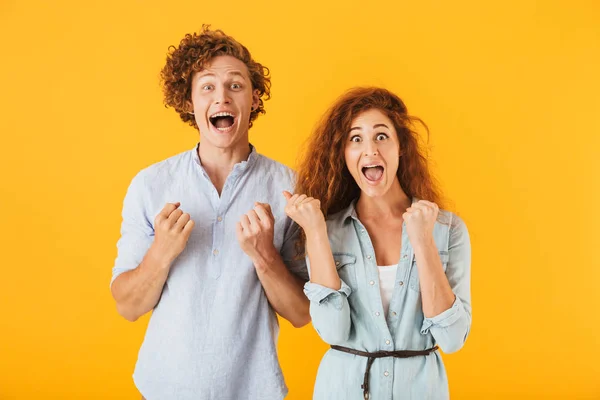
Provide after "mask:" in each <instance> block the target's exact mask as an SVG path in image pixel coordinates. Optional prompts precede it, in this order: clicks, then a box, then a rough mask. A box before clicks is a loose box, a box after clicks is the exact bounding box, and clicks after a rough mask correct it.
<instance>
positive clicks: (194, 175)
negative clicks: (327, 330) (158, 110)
mask: <svg viewBox="0 0 600 400" xmlns="http://www.w3.org/2000/svg"><path fill="white" fill-rule="evenodd" d="M268 74H269V72H268V69H267V68H265V67H263V66H262V65H261V64H259V63H257V62H255V61H254V60H253V59H252V57H251V55H250V53H249V52H248V50H247V49H246V48H245V47H244V46H242V45H241V44H240V43H238V42H237V41H235V40H234V39H233V38H231V37H230V36H227V35H225V34H224V33H223V32H222V31H219V30H214V31H213V30H210V29H209V27H208V26H204V27H203V30H202V31H201V32H200V33H199V34H193V35H189V34H188V35H186V36H185V38H184V39H183V40H182V41H181V42H180V44H179V46H178V47H177V48H175V47H171V48H170V52H169V55H168V57H167V63H166V65H165V67H164V68H163V70H162V73H161V76H162V80H163V87H164V99H165V100H164V101H165V104H166V105H167V106H170V107H173V108H174V109H175V110H176V111H177V112H178V113H179V115H180V117H181V119H182V120H183V121H184V122H188V123H189V124H190V125H192V126H194V127H195V128H197V129H198V130H199V133H200V144H199V145H198V146H196V147H195V148H194V149H193V150H190V151H187V152H184V153H181V154H179V155H176V156H174V157H171V158H169V159H167V160H165V161H162V162H159V163H157V164H155V165H152V166H150V167H148V168H146V169H144V170H142V171H141V172H140V173H139V174H138V175H137V176H136V177H135V178H134V179H133V181H132V182H131V185H130V187H129V189H128V192H127V195H126V197H125V201H124V205H123V223H122V227H121V238H120V239H119V242H118V244H117V247H118V256H117V259H116V261H115V266H114V268H113V278H112V281H111V291H112V295H113V297H114V299H115V300H116V303H117V309H118V311H119V313H120V314H121V315H122V316H123V317H125V318H126V319H127V320H130V321H135V320H136V319H137V318H139V317H140V316H142V315H143V314H145V313H147V312H148V311H150V310H153V313H152V317H151V319H150V322H149V325H148V329H147V332H146V336H145V339H144V342H143V344H142V347H141V349H140V352H139V356H138V361H137V364H136V368H135V372H134V375H133V378H134V382H135V384H136V386H137V388H138V389H139V390H140V392H141V393H142V395H143V396H144V397H145V398H146V399H148V400H165V399H181V400H187V399H189V400H192V399H193V400H200V399H207V400H208V399H231V400H236V399H269V400H271V399H282V398H283V397H285V395H286V394H287V388H286V387H285V383H284V381H283V376H282V373H281V369H280V367H279V362H278V359H277V351H276V340H277V331H278V325H277V318H276V315H275V313H274V312H273V310H274V311H276V312H277V313H279V315H281V316H282V317H284V318H286V319H287V320H289V321H290V322H291V323H292V324H293V325H294V326H296V327H300V326H303V325H305V324H307V323H308V322H309V320H310V316H309V313H308V300H307V299H306V297H305V295H304V293H303V292H302V287H303V283H304V281H306V280H308V274H307V271H306V265H305V263H304V261H298V260H296V257H295V256H296V254H297V251H296V243H297V238H298V234H299V233H298V226H297V225H295V224H293V223H292V222H291V220H290V219H288V218H287V217H286V216H285V213H284V207H285V205H286V200H285V197H284V196H283V194H282V192H283V191H284V190H291V189H292V188H293V185H294V182H293V174H292V172H291V171H290V170H289V169H288V168H287V167H285V166H283V165H281V164H279V163H277V162H275V161H273V160H270V159H268V158H266V157H264V156H261V155H260V154H258V153H257V152H256V150H255V149H254V147H253V146H252V145H250V143H249V140H248V129H249V128H250V127H251V126H252V121H253V120H254V119H255V118H256V117H257V116H258V115H259V114H261V113H264V108H263V99H262V98H263V97H266V99H268V98H269V95H270V78H269V76H268Z"/></svg>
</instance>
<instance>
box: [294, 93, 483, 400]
mask: <svg viewBox="0 0 600 400" xmlns="http://www.w3.org/2000/svg"><path fill="white" fill-rule="evenodd" d="M415 121H418V122H420V120H418V119H416V118H413V117H411V116H409V115H408V114H407V110H406V107H405V105H404V103H403V102H402V100H400V98H398V97H397V96H396V95H394V94H392V93H390V92H389V91H387V90H384V89H379V88H357V89H354V90H351V91H350V92H348V93H347V94H346V95H344V96H343V97H341V98H340V99H339V100H338V101H337V102H336V103H335V104H334V105H333V107H332V108H331V109H330V110H329V112H328V113H327V114H326V115H325V117H324V119H323V121H322V122H321V124H320V125H319V126H318V128H317V130H316V132H315V133H314V135H313V136H312V138H311V140H310V142H309V148H308V152H307V154H306V158H305V160H304V161H303V163H302V164H301V166H300V168H299V171H298V177H299V179H298V183H297V187H296V190H295V192H296V194H295V195H293V196H292V195H291V194H290V193H285V195H286V197H287V198H288V203H287V206H286V213H287V214H288V215H289V217H290V218H292V219H293V220H294V221H296V223H298V225H300V226H301V227H302V228H303V231H304V242H305V243H303V244H304V245H305V246H306V253H307V262H308V264H309V266H310V272H311V278H310V282H308V283H307V284H306V286H305V290H304V291H305V293H306V296H307V297H308V298H309V300H310V313H311V316H312V320H313V325H314V327H315V328H316V330H317V332H318V334H319V335H320V337H321V338H322V339H323V340H324V341H325V342H327V343H328V344H330V345H331V347H332V348H331V350H329V351H328V352H327V353H326V354H325V356H324V357H323V360H322V361H321V365H320V367H319V372H318V375H317V381H316V384H315V389H314V399H323V400H335V399H339V400H352V399H362V398H364V399H367V398H369V399H375V400H377V399H418V400H423V399H447V398H448V397H449V394H448V383H447V377H446V372H445V369H444V365H443V362H442V358H441V356H440V354H439V351H438V347H439V348H440V349H441V350H442V351H444V352H445V353H451V352H454V351H457V350H459V349H460V348H461V347H462V346H463V344H464V342H465V340H466V338H467V335H468V333H469V328H470V326H471V297H470V258H471V256H470V253H471V250H470V242H469V235H468V232H467V228H466V227H465V225H464V223H463V222H462V221H461V220H460V219H459V218H458V217H457V216H456V215H453V214H452V213H450V212H448V211H442V210H440V209H439V208H438V206H437V204H439V202H440V196H439V194H438V191H437V189H436V188H435V185H434V182H433V180H432V177H431V176H430V174H429V172H428V167H427V162H426V158H425V157H424V155H423V154H422V152H421V151H420V149H419V145H418V137H417V134H416V132H415V131H414V130H413V129H412V126H413V123H414V122H415Z"/></svg>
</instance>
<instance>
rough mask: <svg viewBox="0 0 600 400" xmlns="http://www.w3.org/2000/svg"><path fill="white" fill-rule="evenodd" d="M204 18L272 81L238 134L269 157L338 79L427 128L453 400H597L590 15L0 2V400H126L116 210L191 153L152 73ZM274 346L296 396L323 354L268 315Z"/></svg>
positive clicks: (500, 5)
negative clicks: (458, 305)
mask: <svg viewBox="0 0 600 400" xmlns="http://www.w3.org/2000/svg"><path fill="white" fill-rule="evenodd" d="M88 3H93V4H88ZM536 3H537V4H536ZM202 23H211V24H213V27H217V28H221V29H223V30H225V32H226V33H228V34H231V35H232V36H234V37H236V38H237V39H239V40H240V41H241V42H242V43H244V44H245V45H246V46H247V47H248V48H249V49H250V50H251V52H252V53H253V55H254V57H255V58H256V59H258V60H259V61H260V62H262V63H264V64H265V65H267V66H268V67H269V68H271V70H272V77H273V98H272V100H271V101H269V102H267V103H266V107H267V114H266V115H265V116H261V117H260V118H259V119H258V120H257V122H256V124H255V127H254V128H253V129H252V130H251V141H252V142H253V143H254V144H255V145H256V146H257V148H258V150H259V151H260V152H262V153H263V154H265V155H267V156H270V157H272V158H275V159H277V160H279V161H281V162H283V163H285V164H287V165H290V166H293V165H294V164H295V160H296V154H297V149H298V146H299V145H300V144H301V143H303V141H304V140H305V138H306V137H307V135H308V134H309V132H310V131H311V128H312V127H313V126H314V124H315V122H316V120H317V118H318V117H319V116H320V115H321V114H322V112H323V111H324V110H325V108H326V107H327V106H328V105H329V104H330V103H331V102H332V101H333V100H334V99H335V98H336V97H337V96H338V95H339V94H341V92H342V91H343V90H345V89H347V88H349V87H351V86H354V85H367V84H368V85H381V86H385V87H387V88H389V89H391V90H393V91H395V92H396V93H398V94H399V95H400V96H401V97H402V98H403V99H404V100H405V101H406V103H407V105H408V107H409V111H411V112H412V113H414V114H416V115H418V116H420V117H421V118H423V119H424V120H425V121H426V122H427V123H428V124H429V127H430V129H431V142H430V144H431V157H432V162H433V163H434V165H435V171H436V172H437V175H438V177H439V179H440V180H441V182H442V184H443V189H444V191H445V193H446V194H447V196H448V197H449V198H451V199H452V200H453V209H454V210H456V211H458V213H459V214H460V215H461V216H462V217H463V219H464V220H465V221H466V223H467V225H468V227H469V229H470V232H471V239H472V245H473V275H472V283H473V309H474V312H473V327H472V331H471V336H470V338H469V340H468V342H467V344H466V347H465V348H464V349H463V350H462V351H460V352H459V353H457V354H453V355H448V356H445V357H444V359H445V361H446V365H447V369H448V374H449V379H450V388H451V393H452V398H454V399H508V398H510V399H516V398H519V399H521V398H522V399H532V398H536V399H538V398H540V399H546V398H551V399H599V398H600V368H599V363H600V346H599V345H600V340H599V339H598V338H599V337H600V334H599V330H600V311H599V310H600V294H599V289H598V284H599V282H600V262H599V261H600V251H599V246H598V239H599V233H598V232H599V227H600V212H599V206H600V190H599V183H598V182H599V180H598V178H599V176H598V175H599V172H600V162H599V161H598V159H599V158H600V146H599V144H600V143H599V142H600V140H599V136H600V129H599V128H600V118H599V112H600V95H599V93H600V78H599V71H600V3H598V2H597V1H594V0H590V1H576V0H574V1H562V2H559V1H538V2H533V1H519V0H508V1H502V2H489V3H488V2H483V1H475V0H474V1H459V2H449V1H410V2H409V1H388V2H387V3H383V2H376V1H367V2H364V1H360V2H355V3H354V2H348V1H341V0H338V1H334V2H333V1H332V2H328V1H312V0H311V1H302V2H284V1H279V2H273V3H268V2H264V1H216V0H213V1H202V2H200V1H178V2H175V1H173V2H167V1H160V2H159V1H141V0H119V1H117V0H107V1H102V2H86V1H77V2H75V1H73V2H66V1H38V2H28V1H16V0H14V1H11V0H8V1H7V0H1V1H0V45H1V51H2V56H1V62H0V79H1V87H0V93H1V95H0V106H1V111H0V113H1V117H0V132H1V135H2V136H1V140H2V142H1V146H0V171H1V174H2V178H1V180H0V182H1V192H0V210H1V213H2V216H1V217H0V220H1V221H2V222H1V229H0V246H1V253H0V254H1V260H2V261H1V265H2V269H1V275H0V282H1V284H2V288H1V289H0V399H2V400H4V399H42V398H43V399H137V398H138V394H137V392H136V390H135V387H134V386H133V383H132V379H131V374H132V371H133V367H134V364H135V361H136V356H137V352H138V349H139V346H140V344H141V341H142V338H143V335H144V332H145V328H146V323H147V320H148V318H147V316H146V317H144V318H142V319H141V320H140V321H138V322H137V323H135V324H131V323H128V322H126V321H125V320H124V319H122V318H121V317H119V316H118V315H117V312H116V310H115V307H114V303H113V300H112V298H111V296H110V291H109V287H108V284H109V280H110V276H111V267H112V264H113V261H114V257H115V254H116V247H115V244H116V241H117V239H118V236H119V225H120V211H121V205H122V201H123V197H124V194H125V190H126V188H127V186H128V184H129V182H130V180H131V178H132V177H133V176H134V175H135V174H136V172H138V171H139V170H140V169H142V168H143V167H145V166H147V165H149V164H151V163H154V162H157V161H160V160H162V159H164V158H166V157H168V156H171V155H174V154H176V153H179V152H181V151H184V150H187V149H189V148H191V147H192V146H193V145H194V144H195V142H196V141H197V133H196V132H195V131H194V130H193V129H192V128H190V127H187V126H186V125H184V124H183V123H181V122H180V121H179V119H178V116H177V115H176V114H175V113H174V112H173V111H172V110H169V109H165V108H164V107H163V106H162V99H161V93H160V88H159V85H158V73H159V71H160V69H161V67H162V65H163V62H164V59H165V54H166V51H167V47H168V46H169V45H171V44H176V43H178V41H179V39H180V38H181V37H182V36H183V35H184V34H185V33H187V32H192V31H194V30H198V29H199V28H200V26H201V24H202ZM279 348H280V356H281V363H282V365H283V369H284V373H285V376H286V381H287V383H288V386H289V388H290V395H289V397H288V399H290V400H302V399H309V397H310V393H311V392H312V385H313V382H314V378H315V374H316V369H317V366H318V363H319V360H320V357H321V355H322V354H323V353H324V351H325V349H326V346H325V345H324V344H323V343H322V342H321V341H320V340H319V338H318V337H317V335H316V334H315V333H314V331H313V328H312V327H311V326H307V327H305V328H303V329H299V330H296V329H293V328H292V327H291V326H290V325H289V324H288V323H287V322H283V323H282V331H281V336H280V341H279ZM340 373H343V371H340Z"/></svg>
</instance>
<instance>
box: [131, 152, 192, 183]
mask: <svg viewBox="0 0 600 400" xmlns="http://www.w3.org/2000/svg"><path fill="white" fill-rule="evenodd" d="M191 158H192V152H191V151H190V150H187V151H184V152H181V153H179V154H176V155H174V156H171V157H169V158H166V159H164V160H162V161H158V162H155V163H154V164H150V165H149V166H147V167H145V168H143V169H142V170H140V171H139V172H138V173H137V174H136V175H135V177H134V178H133V180H132V184H134V185H136V186H138V187H139V186H140V185H141V186H154V185H155V184H160V183H163V182H167V181H170V180H172V179H173V178H174V177H175V176H177V175H178V173H177V172H178V171H180V170H181V168H184V167H187V165H188V163H189V162H191Z"/></svg>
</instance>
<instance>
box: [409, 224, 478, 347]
mask: <svg viewBox="0 0 600 400" xmlns="http://www.w3.org/2000/svg"><path fill="white" fill-rule="evenodd" d="M448 254H449V257H448V265H447V267H446V276H447V278H448V282H449V283H450V287H451V288H452V291H453V292H454V294H455V296H456V298H455V300H454V303H453V304H452V306H451V307H450V308H449V309H448V310H446V311H443V312H442V313H440V314H438V315H436V316H434V317H431V318H425V319H424V320H423V325H422V327H421V333H422V334H424V335H426V334H428V333H431V334H432V336H433V337H434V338H435V340H436V342H437V343H438V345H439V346H440V348H441V349H442V350H443V351H444V352H445V353H453V352H455V351H458V350H460V349H461V348H462V347H463V345H464V344H465V342H466V340H467V336H468V335H469V331H470V329H471V243H470V239H469V232H468V230H467V227H466V225H465V224H464V223H463V222H462V220H461V219H460V218H458V217H457V216H453V221H452V224H451V227H450V235H449V243H448Z"/></svg>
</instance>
